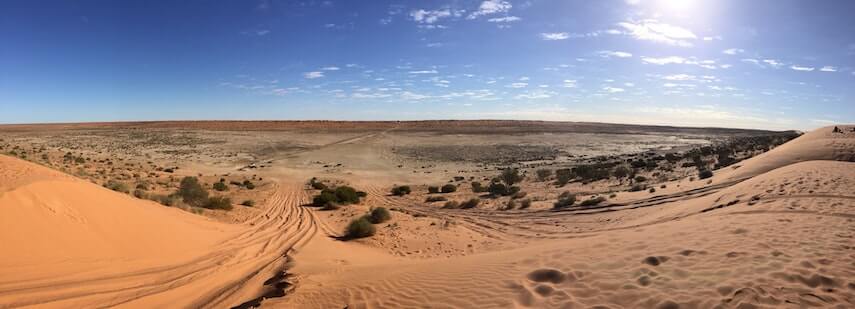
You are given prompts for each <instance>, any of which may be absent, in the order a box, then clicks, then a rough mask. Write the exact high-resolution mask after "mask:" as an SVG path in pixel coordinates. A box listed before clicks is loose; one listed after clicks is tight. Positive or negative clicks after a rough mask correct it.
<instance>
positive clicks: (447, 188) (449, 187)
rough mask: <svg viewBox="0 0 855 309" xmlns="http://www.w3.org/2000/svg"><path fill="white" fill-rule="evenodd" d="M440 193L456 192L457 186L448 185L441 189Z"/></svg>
mask: <svg viewBox="0 0 855 309" xmlns="http://www.w3.org/2000/svg"><path fill="white" fill-rule="evenodd" d="M439 191H440V192H442V193H452V192H454V191H457V186H455V185H453V184H447V185H444V186H442V188H440V189H439Z"/></svg>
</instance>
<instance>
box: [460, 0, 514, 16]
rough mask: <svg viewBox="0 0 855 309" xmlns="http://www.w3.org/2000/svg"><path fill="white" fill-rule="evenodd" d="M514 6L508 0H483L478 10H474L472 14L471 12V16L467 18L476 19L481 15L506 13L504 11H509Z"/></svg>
mask: <svg viewBox="0 0 855 309" xmlns="http://www.w3.org/2000/svg"><path fill="white" fill-rule="evenodd" d="M512 7H513V5H511V3H510V2H508V1H502V0H487V1H484V2H481V5H480V6H478V10H477V11H475V12H472V14H469V16H468V17H467V18H468V19H475V18H478V17H479V16H484V15H492V14H497V13H504V12H507V11H509V10H510V9H511V8H512Z"/></svg>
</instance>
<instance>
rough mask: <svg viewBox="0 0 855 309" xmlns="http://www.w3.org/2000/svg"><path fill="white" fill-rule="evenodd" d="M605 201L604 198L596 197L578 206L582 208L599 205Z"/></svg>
mask: <svg viewBox="0 0 855 309" xmlns="http://www.w3.org/2000/svg"><path fill="white" fill-rule="evenodd" d="M605 200H606V198H605V197H602V196H598V197H595V198H591V199H587V200H584V201H582V202H581V203H579V206H582V207H587V206H595V205H597V204H599V203H602V202H604V201H605Z"/></svg>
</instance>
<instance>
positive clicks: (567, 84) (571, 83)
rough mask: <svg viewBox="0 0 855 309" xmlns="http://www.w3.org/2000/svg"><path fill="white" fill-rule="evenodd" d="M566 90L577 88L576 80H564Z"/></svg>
mask: <svg viewBox="0 0 855 309" xmlns="http://www.w3.org/2000/svg"><path fill="white" fill-rule="evenodd" d="M564 88H576V80H575V79H565V80H564Z"/></svg>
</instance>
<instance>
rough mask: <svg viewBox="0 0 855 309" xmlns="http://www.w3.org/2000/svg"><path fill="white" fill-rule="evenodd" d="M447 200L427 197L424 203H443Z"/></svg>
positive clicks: (441, 197)
mask: <svg viewBox="0 0 855 309" xmlns="http://www.w3.org/2000/svg"><path fill="white" fill-rule="evenodd" d="M447 200H448V199H447V198H445V197H444V196H428V197H427V199H425V202H428V203H433V202H444V201H447Z"/></svg>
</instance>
